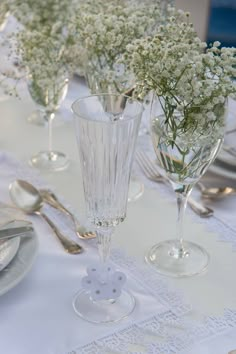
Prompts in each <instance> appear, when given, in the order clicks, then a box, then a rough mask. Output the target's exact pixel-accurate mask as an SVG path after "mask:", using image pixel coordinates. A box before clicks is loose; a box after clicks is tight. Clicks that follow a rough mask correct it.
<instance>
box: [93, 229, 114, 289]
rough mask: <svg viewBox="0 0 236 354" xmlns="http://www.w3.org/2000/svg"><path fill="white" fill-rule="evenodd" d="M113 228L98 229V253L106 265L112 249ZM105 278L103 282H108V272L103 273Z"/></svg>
mask: <svg viewBox="0 0 236 354" xmlns="http://www.w3.org/2000/svg"><path fill="white" fill-rule="evenodd" d="M113 231H114V229H113V228H106V229H104V228H103V229H99V230H98V231H97V245H98V253H99V257H100V261H101V263H102V265H103V266H104V269H105V267H106V264H107V263H108V261H109V258H110V251H111V236H112V234H113ZM102 277H103V279H101V280H102V282H103V283H106V281H107V272H104V273H103V274H102Z"/></svg>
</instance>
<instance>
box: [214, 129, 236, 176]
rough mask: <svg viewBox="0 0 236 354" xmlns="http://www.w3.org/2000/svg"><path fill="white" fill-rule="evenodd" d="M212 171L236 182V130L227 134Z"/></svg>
mask: <svg viewBox="0 0 236 354" xmlns="http://www.w3.org/2000/svg"><path fill="white" fill-rule="evenodd" d="M210 170H211V171H212V172H214V173H216V174H218V175H220V176H223V177H225V178H230V179H235V180H236V129H233V128H232V129H231V130H228V131H227V132H226V135H225V141H224V144H223V146H222V148H221V151H220V153H219V155H218V157H217V159H216V160H215V162H214V164H213V165H212V166H211V167H210Z"/></svg>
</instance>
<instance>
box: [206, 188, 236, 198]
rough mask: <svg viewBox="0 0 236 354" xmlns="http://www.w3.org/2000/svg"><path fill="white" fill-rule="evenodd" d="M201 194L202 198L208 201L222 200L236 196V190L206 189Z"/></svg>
mask: <svg viewBox="0 0 236 354" xmlns="http://www.w3.org/2000/svg"><path fill="white" fill-rule="evenodd" d="M201 193H202V197H203V198H206V199H221V198H224V197H226V196H228V195H233V194H236V189H235V188H231V187H211V188H204V189H203V190H202V191H201Z"/></svg>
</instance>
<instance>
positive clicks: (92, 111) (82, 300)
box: [72, 94, 142, 323]
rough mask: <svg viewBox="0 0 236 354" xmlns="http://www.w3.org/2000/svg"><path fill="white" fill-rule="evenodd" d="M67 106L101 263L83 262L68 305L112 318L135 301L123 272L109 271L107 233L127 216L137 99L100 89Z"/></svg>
mask: <svg viewBox="0 0 236 354" xmlns="http://www.w3.org/2000/svg"><path fill="white" fill-rule="evenodd" d="M72 110H73V112H74V115H75V128H76V136H77V141H78V148H79V153H80V161H81V168H82V177H83V186H84V194H85V203H86V209H87V216H88V219H89V221H90V223H91V224H92V225H93V226H94V227H95V229H96V232H97V244H98V251H99V255H100V265H98V266H95V267H94V266H93V265H92V266H91V267H88V276H87V277H85V278H84V279H83V282H82V285H83V288H82V290H80V291H79V292H78V294H76V296H75V298H74V302H73V306H74V309H75V311H76V313H77V314H78V315H79V316H81V317H83V318H85V319H86V320H88V321H91V322H96V323H100V322H115V321H118V320H120V319H122V318H124V317H126V316H128V315H129V314H130V313H131V312H132V311H133V309H134V306H135V300H134V298H133V296H132V295H131V294H130V293H129V292H128V291H127V290H124V289H121V285H122V284H123V282H124V278H125V276H124V275H123V273H121V272H112V271H111V266H110V265H109V262H108V261H109V253H110V242H111V236H112V234H113V232H114V229H115V227H116V226H117V225H118V224H119V223H120V222H122V221H124V219H125V217H126V207H127V198H128V189H129V181H130V174H131V167H132V161H133V155H134V149H135V144H136V139H137V135H138V130H139V124H140V120H141V115H142V105H141V104H140V103H139V102H138V101H136V100H133V99H132V98H130V97H128V96H124V95H116V94H101V95H92V96H88V97H85V98H81V99H79V100H77V101H76V102H75V103H74V104H73V105H72ZM95 274H97V275H96V277H95Z"/></svg>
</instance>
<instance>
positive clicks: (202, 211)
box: [136, 151, 214, 218]
mask: <svg viewBox="0 0 236 354" xmlns="http://www.w3.org/2000/svg"><path fill="white" fill-rule="evenodd" d="M136 161H137V163H138V165H139V166H140V168H141V170H142V171H143V173H144V174H145V176H146V177H147V178H148V179H150V180H151V181H153V182H161V183H165V184H168V185H170V183H169V182H168V180H167V179H165V178H164V177H163V176H161V175H160V173H159V171H158V169H157V167H156V166H155V164H154V163H153V162H152V161H151V160H150V159H149V157H148V156H147V155H146V154H145V153H144V152H142V151H136ZM188 204H189V206H190V207H191V208H192V210H193V211H194V212H195V213H196V214H198V215H199V216H200V217H202V218H207V217H209V216H212V215H213V213H214V211H213V210H212V209H211V208H208V207H207V206H205V205H202V204H201V203H199V202H197V201H196V200H194V199H193V198H191V197H188Z"/></svg>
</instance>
